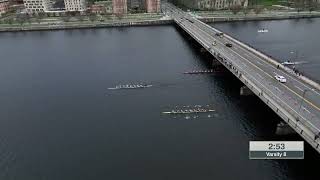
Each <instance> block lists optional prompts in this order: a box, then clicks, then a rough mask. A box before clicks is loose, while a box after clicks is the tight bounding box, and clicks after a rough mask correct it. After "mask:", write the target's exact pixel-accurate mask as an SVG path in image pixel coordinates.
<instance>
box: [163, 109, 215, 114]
mask: <svg viewBox="0 0 320 180" xmlns="http://www.w3.org/2000/svg"><path fill="white" fill-rule="evenodd" d="M208 112H215V110H213V109H209V110H205V111H186V112H172V111H167V112H162V114H192V113H208Z"/></svg>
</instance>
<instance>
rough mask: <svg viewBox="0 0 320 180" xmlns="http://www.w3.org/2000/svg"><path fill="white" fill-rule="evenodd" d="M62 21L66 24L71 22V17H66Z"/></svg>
mask: <svg viewBox="0 0 320 180" xmlns="http://www.w3.org/2000/svg"><path fill="white" fill-rule="evenodd" d="M62 20H63V21H64V22H69V21H70V16H64V17H63V18H62Z"/></svg>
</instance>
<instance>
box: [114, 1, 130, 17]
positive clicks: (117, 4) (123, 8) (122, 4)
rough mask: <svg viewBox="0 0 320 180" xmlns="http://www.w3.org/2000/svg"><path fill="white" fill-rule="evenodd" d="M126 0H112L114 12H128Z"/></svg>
mask: <svg viewBox="0 0 320 180" xmlns="http://www.w3.org/2000/svg"><path fill="white" fill-rule="evenodd" d="M127 6H128V4H127V0H112V8H113V13H114V14H126V13H127V12H128V7H127Z"/></svg>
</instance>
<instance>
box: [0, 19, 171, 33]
mask: <svg viewBox="0 0 320 180" xmlns="http://www.w3.org/2000/svg"><path fill="white" fill-rule="evenodd" d="M172 23H173V20H170V19H158V20H142V21H130V22H128V21H111V22H103V23H67V24H54V25H53V24H29V25H23V26H20V25H10V26H5V27H4V26H1V27H0V32H17V31H49V30H67V29H89V28H108V27H125V26H152V25H167V24H172Z"/></svg>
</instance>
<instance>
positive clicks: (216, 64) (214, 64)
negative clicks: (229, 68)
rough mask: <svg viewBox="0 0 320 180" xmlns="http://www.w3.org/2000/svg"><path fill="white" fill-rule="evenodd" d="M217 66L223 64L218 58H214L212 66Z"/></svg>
mask: <svg viewBox="0 0 320 180" xmlns="http://www.w3.org/2000/svg"><path fill="white" fill-rule="evenodd" d="M217 66H222V64H221V63H220V62H219V61H218V60H216V59H213V60H212V67H217Z"/></svg>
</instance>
